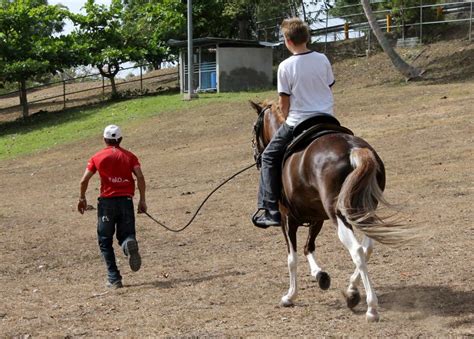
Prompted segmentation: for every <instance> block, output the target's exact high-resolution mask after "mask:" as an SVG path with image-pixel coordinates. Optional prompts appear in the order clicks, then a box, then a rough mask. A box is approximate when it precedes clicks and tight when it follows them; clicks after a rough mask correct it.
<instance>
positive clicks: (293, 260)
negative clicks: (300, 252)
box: [281, 224, 298, 307]
mask: <svg viewBox="0 0 474 339" xmlns="http://www.w3.org/2000/svg"><path fill="white" fill-rule="evenodd" d="M288 229H289V226H288V224H287V225H286V228H285V231H286V236H287V237H288V247H289V249H290V251H289V253H288V270H289V272H290V288H289V289H288V293H287V294H286V295H284V296H283V297H282V298H281V305H282V306H285V307H288V306H293V300H295V298H296V295H297V283H296V268H297V264H298V256H297V253H296V251H295V250H294V249H293V244H292V243H291V240H290V237H289V234H288V233H289V232H288Z"/></svg>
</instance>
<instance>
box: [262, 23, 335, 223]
mask: <svg viewBox="0 0 474 339" xmlns="http://www.w3.org/2000/svg"><path fill="white" fill-rule="evenodd" d="M281 31H282V33H283V36H284V39H285V45H286V47H287V48H288V50H289V51H290V52H291V53H292V54H293V55H292V56H290V57H289V58H287V59H286V60H284V61H283V62H281V63H280V65H279V67H278V94H279V100H278V103H279V107H280V110H281V111H282V113H283V116H285V117H286V122H285V123H283V124H282V125H281V127H280V128H279V129H278V131H277V132H276V133H275V135H274V136H273V138H272V140H271V141H270V143H269V144H268V145H267V147H266V148H265V151H264V152H263V154H262V167H261V172H260V185H259V190H258V210H264V211H265V212H264V213H263V214H262V215H260V216H258V217H255V218H254V219H253V222H254V224H255V226H257V227H262V228H266V227H268V226H279V225H280V224H281V215H280V212H279V200H280V196H281V166H282V160H283V155H284V153H285V148H286V146H287V145H288V143H289V142H290V141H291V140H292V138H293V128H294V127H295V126H296V124H297V123H298V122H300V121H302V120H304V119H305V118H307V117H309V116H311V115H313V114H315V113H327V114H331V115H332V114H333V105H334V100H333V95H332V90H331V86H332V85H334V82H335V80H334V75H333V73H332V68H331V64H330V62H329V60H328V58H327V57H326V56H325V55H324V54H321V53H318V52H315V51H311V50H309V49H308V47H307V43H308V41H309V39H310V33H309V28H308V25H307V24H306V23H304V22H303V21H302V20H301V19H299V18H291V19H285V20H283V22H282V24H281Z"/></svg>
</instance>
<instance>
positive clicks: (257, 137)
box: [252, 105, 272, 169]
mask: <svg viewBox="0 0 474 339" xmlns="http://www.w3.org/2000/svg"><path fill="white" fill-rule="evenodd" d="M271 107H272V105H267V106H265V108H263V109H262V110H261V111H260V113H258V118H257V121H256V122H255V124H254V125H253V139H252V150H253V159H254V160H255V164H256V165H257V169H260V167H262V153H263V150H264V149H265V145H263V143H262V139H261V136H262V130H263V121H264V119H265V112H266V111H267V109H270V108H271Z"/></svg>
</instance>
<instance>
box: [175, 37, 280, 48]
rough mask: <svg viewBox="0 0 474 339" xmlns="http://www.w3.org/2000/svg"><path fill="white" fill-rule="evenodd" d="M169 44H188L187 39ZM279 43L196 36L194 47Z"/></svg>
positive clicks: (182, 45) (250, 45)
mask: <svg viewBox="0 0 474 339" xmlns="http://www.w3.org/2000/svg"><path fill="white" fill-rule="evenodd" d="M168 44H170V45H171V46H174V47H178V48H182V47H186V46H187V45H188V41H187V40H175V39H170V40H168ZM279 44H281V42H279V43H271V42H266V41H257V40H238V39H226V38H213V37H207V38H196V39H193V46H194V47H207V46H220V47H273V46H278V45H279Z"/></svg>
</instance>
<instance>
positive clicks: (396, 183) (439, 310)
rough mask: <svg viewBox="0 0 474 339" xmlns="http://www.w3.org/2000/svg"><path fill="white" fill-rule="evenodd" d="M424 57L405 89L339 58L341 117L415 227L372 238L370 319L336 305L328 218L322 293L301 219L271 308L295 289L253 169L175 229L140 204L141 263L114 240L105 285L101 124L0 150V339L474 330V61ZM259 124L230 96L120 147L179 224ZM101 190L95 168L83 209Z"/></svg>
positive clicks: (243, 154) (341, 281)
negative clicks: (53, 142) (59, 138)
mask: <svg viewBox="0 0 474 339" xmlns="http://www.w3.org/2000/svg"><path fill="white" fill-rule="evenodd" d="M440 48H441V49H442V48H443V47H440ZM456 48H458V49H456ZM461 48H463V49H464V52H460V53H461V54H462V55H461V57H464V56H465V55H471V56H472V51H473V47H472V44H471V45H469V44H468V43H466V42H460V45H459V46H456V47H455V48H454V49H452V54H451V55H454V53H455V52H457V51H459V49H461ZM466 50H467V51H468V53H470V54H466V53H465V51H466ZM469 51H470V52H469ZM428 52H429V51H425V52H423V53H424V54H422V55H421V56H420V57H418V58H417V60H416V61H417V62H419V65H420V66H423V67H425V66H428V67H429V70H430V71H431V73H430V72H428V73H427V76H428V75H429V76H431V77H432V78H431V80H430V81H425V82H409V83H405V82H404V81H402V79H400V77H399V76H398V75H397V74H396V73H394V72H393V71H392V69H391V66H390V64H389V63H388V62H387V60H386V58H385V57H384V56H383V55H377V56H374V57H373V58H370V59H368V60H367V59H365V58H359V59H353V60H346V61H344V62H341V63H337V64H335V65H334V70H335V75H336V78H337V84H336V86H335V89H334V90H335V99H336V114H337V116H338V118H339V119H340V121H341V122H342V123H343V124H344V125H345V126H347V127H349V128H351V129H352V130H353V131H354V132H355V133H356V135H358V136H361V137H363V138H365V139H366V140H367V141H368V142H369V143H370V144H371V145H372V146H374V147H375V149H376V150H377V151H378V153H379V155H380V156H381V157H382V159H383V161H384V163H385V166H386V170H387V188H386V196H387V199H388V200H389V201H391V202H393V203H396V204H400V205H402V206H404V207H405V212H404V214H405V217H406V220H407V222H409V223H411V224H412V225H413V226H414V227H420V229H423V233H424V234H423V238H422V239H421V240H420V241H419V242H417V243H414V244H410V245H406V246H402V247H401V248H398V249H394V248H390V247H386V246H383V245H379V244H376V247H375V251H374V254H373V256H372V258H371V260H370V262H369V274H370V276H371V278H372V281H373V283H374V286H375V289H376V292H377V295H378V297H379V305H380V308H379V312H380V316H381V321H380V322H379V323H370V324H368V323H366V321H365V311H366V303H365V300H364V297H365V292H364V291H363V289H362V290H361V292H362V293H363V300H362V302H361V303H360V305H359V306H357V307H356V308H355V310H354V311H353V312H352V311H350V310H349V309H347V307H346V306H345V302H344V300H343V298H342V295H341V291H342V290H344V289H345V288H346V287H347V285H348V281H349V277H350V275H351V274H352V272H353V270H354V265H353V263H352V261H351V259H350V256H349V254H348V252H347V251H346V250H345V248H344V247H343V245H342V244H341V243H340V241H339V240H338V237H337V234H336V231H335V227H334V226H333V225H331V224H330V223H328V222H327V223H325V225H324V227H323V230H322V232H321V234H320V235H319V237H318V238H317V240H316V255H317V260H318V263H319V265H320V266H322V268H323V269H324V270H325V271H327V272H328V273H329V274H330V276H331V278H332V285H331V287H330V289H329V290H327V291H322V290H320V289H319V288H318V286H317V284H316V283H314V282H313V281H312V280H311V277H310V274H309V266H308V264H307V262H306V259H305V258H304V256H303V254H302V246H301V244H303V243H304V241H305V239H306V233H307V232H306V230H305V229H301V230H300V231H299V233H298V240H299V244H300V248H299V269H298V273H299V274H298V283H299V297H298V299H297V301H296V306H295V307H292V308H282V307H279V301H280V298H281V297H282V296H283V295H284V294H285V293H286V291H287V288H288V284H289V281H288V270H287V254H286V246H285V241H284V238H283V235H282V234H281V230H279V229H278V228H271V229H267V230H260V229H257V228H255V227H253V226H252V224H251V222H250V216H251V214H252V212H253V211H254V209H255V205H256V190H257V181H258V172H257V171H256V170H255V169H251V170H249V171H248V172H246V173H243V174H242V175H240V176H239V177H237V178H235V179H234V180H232V181H231V182H229V183H228V184H227V185H226V186H224V187H223V188H222V189H221V190H220V191H218V192H217V193H216V194H215V195H214V196H213V197H212V198H211V199H210V200H209V201H208V203H207V204H206V205H205V207H204V208H203V210H202V211H201V213H200V214H199V215H198V217H197V219H196V221H195V222H194V223H193V224H192V225H191V226H190V227H189V228H188V229H186V230H185V231H183V232H181V233H177V234H175V233H170V232H167V231H166V230H164V229H163V228H160V227H159V226H158V225H156V224H154V223H153V222H152V221H151V220H150V219H148V218H147V217H145V216H142V215H139V216H138V217H137V232H138V240H139V242H140V249H141V253H142V257H143V265H142V269H141V270H140V271H139V272H137V273H132V272H131V271H130V269H129V268H128V266H127V262H126V259H125V258H124V256H123V255H122V254H121V253H118V252H117V251H116V253H117V258H118V262H119V267H120V269H121V273H122V275H123V277H124V284H125V288H123V289H120V290H115V291H109V290H108V289H107V288H106V287H105V267H104V265H103V263H102V262H101V260H100V257H99V252H98V246H97V241H96V227H95V224H96V211H95V210H93V211H89V212H87V213H86V214H85V215H83V216H81V215H80V214H79V213H77V212H76V210H75V208H76V203H77V198H78V193H79V179H80V177H81V175H82V173H83V170H84V168H85V165H86V161H87V159H88V157H89V156H90V155H91V154H93V153H94V152H95V151H97V150H98V149H100V147H101V137H100V131H98V136H97V138H95V139H94V140H84V141H79V142H77V143H76V144H73V145H67V146H62V147H58V148H55V149H52V150H49V151H45V152H41V153H38V154H34V155H31V156H28V157H21V158H19V159H16V160H9V161H2V162H0V176H1V178H2V179H1V181H0V191H1V192H2V202H1V204H0V251H1V260H0V296H1V300H2V302H1V303H0V336H2V337H3V336H26V337H29V336H41V337H44V336H58V337H76V336H87V337H92V336H94V337H95V336H133V337H138V336H171V337H181V336H185V337H197V336H199V337H201V336H202V337H240V336H243V337H290V336H305V337H322V336H349V337H366V336H369V337H373V336H381V337H388V336H399V337H402V336H403V337H406V336H410V337H446V336H466V337H472V336H474V291H473V277H474V270H473V266H474V265H473V263H474V254H473V253H474V252H473V251H472V248H473V244H474V225H473V222H472V212H473V202H474V198H473V193H474V192H473V190H474V185H473V184H474V175H473V170H472V169H473V168H474V154H473V141H474V140H473V135H474V126H473V118H474V115H473V107H474V95H473V93H474V76H473V74H474V73H470V74H468V73H467V72H468V71H469V70H470V69H471V70H472V67H471V66H470V64H469V63H468V64H467V65H466V68H464V70H465V71H464V73H463V72H462V71H461V72H459V73H458V75H459V77H452V76H451V74H454V73H453V72H454V71H456V70H457V68H458V67H459V65H460V63H459V62H458V61H457V60H458V59H455V57H454V56H452V57H451V59H450V58H449V56H448V55H445V56H444V57H443V62H446V63H447V64H448V61H449V60H451V63H450V65H451V70H452V71H453V72H447V71H446V69H445V68H442V67H439V65H440V63H441V61H440V63H438V64H437V63H436V62H435V60H436V59H429V58H428V57H424V56H423V55H428V54H429V53H428ZM411 53H414V52H411ZM417 53H418V52H417ZM435 54H436V53H435V51H434V50H433V49H431V52H430V54H429V55H432V58H434V56H433V55H435ZM422 57H423V58H424V59H423V60H422ZM436 58H438V60H441V59H440V57H436ZM470 60H471V61H470V63H472V60H473V59H472V58H471V59H470ZM422 61H423V62H422ZM430 65H431V66H430ZM437 67H438V68H437ZM469 67H471V68H469ZM371 69H372V70H371ZM436 69H438V70H437V71H436ZM466 70H468V71H466ZM383 74H385V76H382V75H383ZM362 75H363V76H362ZM271 95H273V92H265V93H261V94H249V99H254V100H260V99H265V98H268V97H269V96H271ZM203 100H205V99H203ZM255 118H256V114H255V112H254V111H252V109H251V108H250V106H249V105H248V103H247V102H238V103H234V104H212V105H206V106H204V107H202V108H201V109H196V110H192V111H191V110H183V111H182V112H179V114H177V113H165V114H163V115H161V116H159V117H156V118H152V119H150V120H149V121H147V122H146V123H141V124H139V123H137V122H131V124H130V125H127V126H123V129H124V134H125V138H124V142H123V146H124V147H125V148H128V149H131V150H132V151H134V152H135V153H136V154H137V155H138V156H139V157H140V158H141V161H142V166H143V171H144V173H145V175H146V179H147V182H148V193H147V200H148V205H149V212H150V213H151V214H152V215H154V216H155V217H157V218H158V219H160V220H161V221H163V222H165V223H168V224H169V225H170V226H172V227H178V226H181V225H183V224H185V223H186V222H187V220H188V219H189V217H190V216H191V213H193V212H194V211H195V208H196V207H197V206H198V205H199V203H200V202H201V201H202V200H203V199H204V198H205V197H206V195H207V194H208V193H209V192H210V191H211V190H212V189H213V188H214V187H216V186H217V185H218V184H219V183H221V182H222V181H223V180H224V179H226V178H227V177H229V176H230V175H232V174H233V173H235V172H236V171H238V170H239V169H241V168H243V167H245V166H246V165H248V164H250V163H251V162H252V160H253V159H252V154H251V148H250V139H251V131H252V124H253V122H254V121H255ZM97 192H98V180H97V178H94V179H93V181H92V183H91V185H90V187H89V191H88V199H89V202H90V203H91V204H94V205H95V203H94V200H95V197H96V196H97Z"/></svg>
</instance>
